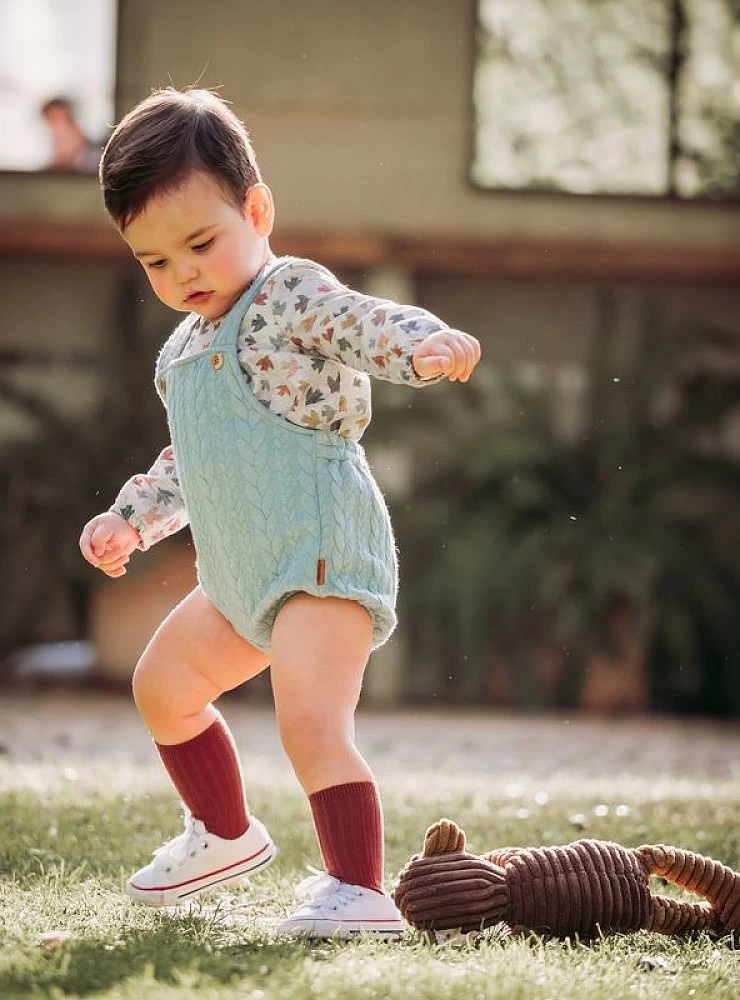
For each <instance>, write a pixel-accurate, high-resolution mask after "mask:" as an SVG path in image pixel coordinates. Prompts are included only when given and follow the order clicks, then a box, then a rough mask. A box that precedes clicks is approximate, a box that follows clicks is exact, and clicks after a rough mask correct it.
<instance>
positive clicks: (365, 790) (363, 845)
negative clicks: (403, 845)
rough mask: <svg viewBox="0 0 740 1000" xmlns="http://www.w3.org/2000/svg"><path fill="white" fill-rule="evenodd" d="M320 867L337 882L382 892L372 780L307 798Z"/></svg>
mask: <svg viewBox="0 0 740 1000" xmlns="http://www.w3.org/2000/svg"><path fill="white" fill-rule="evenodd" d="M308 801H309V803H310V805H311V813H312V815H313V822H314V826H315V827H316V836H317V837H318V840H319V848H320V850H321V857H322V859H323V862H324V868H325V869H326V871H327V872H328V873H329V875H333V876H334V878H338V879H339V880H340V881H341V882H349V883H350V885H362V886H364V887H365V888H367V889H374V890H375V891H376V892H382V891H383V809H382V806H381V804H380V797H379V796H378V789H377V788H376V786H375V784H374V783H373V782H372V781H351V782H348V783H347V784H345V785H332V786H331V787H329V788H322V789H321V791H318V792H314V793H313V794H312V795H309V797H308Z"/></svg>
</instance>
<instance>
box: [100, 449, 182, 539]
mask: <svg viewBox="0 0 740 1000" xmlns="http://www.w3.org/2000/svg"><path fill="white" fill-rule="evenodd" d="M110 510H111V512H113V513H115V514H119V515H120V516H121V517H122V518H124V520H126V521H127V522H128V523H129V524H130V525H131V526H132V527H133V528H135V529H136V531H137V533H138V535H139V538H140V544H139V546H138V548H140V549H141V550H142V551H144V552H145V551H146V550H147V549H149V548H151V546H152V545H154V544H155V543H156V542H161V541H162V539H163V538H167V537H168V536H169V535H174V533H175V532H176V531H179V530H180V528H184V527H185V525H186V524H187V523H188V520H189V519H188V512H187V510H186V508H185V501H184V499H183V496H182V491H181V490H180V480H179V479H178V476H177V467H176V465H175V451H174V449H173V447H172V445H168V446H167V447H166V448H165V449H164V450H163V451H162V452H161V454H160V455H159V458H157V460H156V462H155V463H154V465H153V466H152V467H151V469H150V470H149V471H148V472H147V473H146V474H145V475H136V476H132V477H131V479H129V480H128V482H126V483H124V485H123V486H122V488H121V491H120V492H119V494H118V496H117V497H116V499H115V501H114V503H113V504H112V505H111V507H110Z"/></svg>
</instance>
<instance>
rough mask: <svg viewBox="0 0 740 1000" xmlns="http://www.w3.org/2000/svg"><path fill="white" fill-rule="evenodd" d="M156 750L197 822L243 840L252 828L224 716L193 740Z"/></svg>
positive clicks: (213, 830)
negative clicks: (242, 836)
mask: <svg viewBox="0 0 740 1000" xmlns="http://www.w3.org/2000/svg"><path fill="white" fill-rule="evenodd" d="M155 746H156V748H157V750H158V751H159V756H160V757H161V758H162V763H163V764H164V766H165V768H166V769H167V773H168V774H169V776H170V778H171V779H172V784H173V785H174V786H175V788H176V789H177V793H178V795H179V796H180V798H181V799H182V801H183V802H184V803H185V805H186V806H187V808H188V809H189V810H190V812H191V813H192V815H193V816H194V817H195V819H199V820H201V822H202V823H203V824H204V825H205V828H206V830H208V831H209V832H210V833H215V835H216V836H217V837H222V838H224V839H226V840H235V839H236V838H237V837H241V835H242V834H243V833H245V832H246V830H247V829H248V827H249V813H248V812H247V803H246V797H245V794H244V779H243V777H242V769H241V765H240V764H239V755H238V753H237V750H236V744H235V743H234V738H233V736H232V735H231V731H230V730H229V727H228V726H227V725H226V723H225V722H224V720H223V718H222V716H221V715H219V716H218V718H217V719H216V720H215V722H213V723H212V724H211V725H210V726H209V727H208V729H206V730H204V731H203V732H202V733H201V734H200V735H199V736H194V737H193V739H192V740H186V741H185V742H184V743H175V744H173V745H172V746H163V745H162V744H159V743H155Z"/></svg>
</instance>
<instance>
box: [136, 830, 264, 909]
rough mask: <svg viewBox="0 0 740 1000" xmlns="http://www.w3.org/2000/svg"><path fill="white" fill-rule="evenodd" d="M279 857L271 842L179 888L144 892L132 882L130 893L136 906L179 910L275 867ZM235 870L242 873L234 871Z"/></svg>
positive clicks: (155, 889)
mask: <svg viewBox="0 0 740 1000" xmlns="http://www.w3.org/2000/svg"><path fill="white" fill-rule="evenodd" d="M276 854H277V849H276V847H275V845H274V844H273V843H272V841H271V842H270V843H269V844H266V845H265V846H264V847H263V848H262V850H261V851H259V852H258V853H257V854H256V855H254V856H252V857H251V858H244V859H242V860H241V861H236V862H234V864H233V865H227V866H226V867H225V868H219V869H217V870H216V871H212V872H208V873H207V874H205V875H200V876H198V878H191V879H187V881H185V882H180V883H179V884H178V885H170V886H152V887H151V888H148V887H147V888H144V887H142V886H137V885H134V883H133V882H129V883H128V884H127V886H126V893H127V894H128V896H129V897H130V898H131V899H132V900H133V901H134V902H135V903H143V905H144V906H155V907H157V906H160V907H161V906H179V905H180V904H181V903H187V902H189V901H190V900H191V899H194V898H195V897H196V896H199V895H200V894H201V893H204V892H208V891H209V890H211V889H215V888H223V887H226V886H227V885H231V884H232V883H234V882H238V881H240V879H243V878H247V877H249V876H250V875H256V874H257V872H261V871H262V870H263V869H265V868H267V867H268V866H269V865H271V864H272V862H273V861H274V860H275V855H276ZM233 868H238V869H239V870H238V871H232V870H231V869H233Z"/></svg>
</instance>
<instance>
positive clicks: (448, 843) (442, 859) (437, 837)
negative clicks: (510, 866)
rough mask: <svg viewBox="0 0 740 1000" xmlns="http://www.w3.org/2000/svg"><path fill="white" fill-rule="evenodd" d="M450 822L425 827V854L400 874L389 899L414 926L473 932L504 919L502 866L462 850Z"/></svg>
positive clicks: (462, 837)
mask: <svg viewBox="0 0 740 1000" xmlns="http://www.w3.org/2000/svg"><path fill="white" fill-rule="evenodd" d="M464 848H465V834H464V832H463V831H462V830H461V829H460V827H459V826H457V824H456V823H453V822H452V820H449V819H442V820H440V821H439V822H438V823H434V824H433V825H432V826H430V827H429V829H428V830H427V833H426V837H425V838H424V853H423V854H415V855H414V857H413V858H412V859H411V860H410V861H409V862H408V864H407V865H406V867H405V868H404V869H403V871H402V872H401V874H400V875H399V879H398V884H397V885H396V888H395V889H394V891H393V894H392V895H393V899H394V900H395V903H396V906H397V907H398V909H399V910H400V911H401V914H402V915H403V916H404V918H405V919H406V920H407V921H408V922H409V923H410V924H411V926H412V927H415V928H416V929H417V930H440V931H441V930H461V931H464V932H466V931H475V930H480V929H481V928H483V927H490V926H491V925H492V924H497V923H500V922H501V921H503V920H505V919H506V913H507V912H508V909H509V893H508V889H507V888H506V877H505V875H504V872H503V869H502V868H498V867H497V866H496V865H492V864H491V863H490V862H488V861H485V860H484V859H483V858H478V857H476V856H475V855H474V854H468V853H467V852H466V851H465V850H464Z"/></svg>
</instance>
